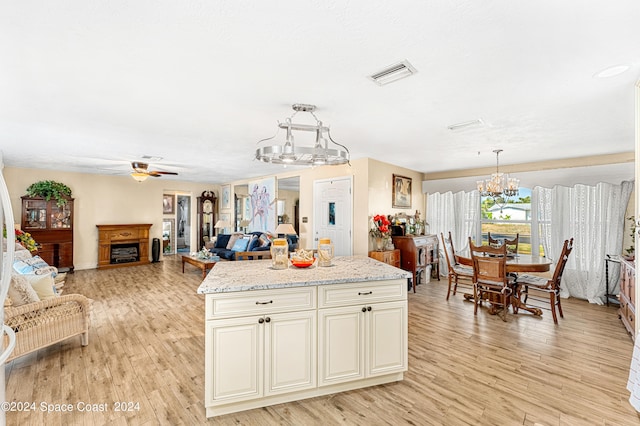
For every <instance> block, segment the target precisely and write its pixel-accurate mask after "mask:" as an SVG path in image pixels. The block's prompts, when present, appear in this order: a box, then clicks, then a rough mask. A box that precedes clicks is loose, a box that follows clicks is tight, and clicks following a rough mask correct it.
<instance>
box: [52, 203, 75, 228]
mask: <svg viewBox="0 0 640 426" xmlns="http://www.w3.org/2000/svg"><path fill="white" fill-rule="evenodd" d="M70 204H71V203H67V204H65V205H64V206H61V207H58V206H57V205H56V203H55V202H53V203H52V205H51V228H52V229H68V228H71V206H70Z"/></svg>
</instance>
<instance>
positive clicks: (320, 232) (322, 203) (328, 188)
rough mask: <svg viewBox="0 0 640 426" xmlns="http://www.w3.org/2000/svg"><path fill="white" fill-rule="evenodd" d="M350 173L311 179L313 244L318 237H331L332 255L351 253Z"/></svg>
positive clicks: (351, 207) (315, 245) (316, 245)
mask: <svg viewBox="0 0 640 426" xmlns="http://www.w3.org/2000/svg"><path fill="white" fill-rule="evenodd" d="M352 186H353V178H352V177H351V176H346V177H340V178H335V179H324V180H316V181H314V182H313V247H314V248H317V247H318V239H319V238H331V242H332V243H333V246H334V249H335V254H336V256H351V254H352V253H353V241H352V238H353V237H352V235H353V232H352V228H353V198H352V195H351V194H352V191H351V187H352Z"/></svg>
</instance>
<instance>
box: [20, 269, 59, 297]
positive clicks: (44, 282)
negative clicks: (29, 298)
mask: <svg viewBox="0 0 640 426" xmlns="http://www.w3.org/2000/svg"><path fill="white" fill-rule="evenodd" d="M23 276H24V278H25V279H26V280H27V281H28V282H29V284H31V287H32V288H33V289H34V290H35V292H36V294H37V295H38V297H39V298H40V300H45V299H51V298H52V297H57V296H58V295H57V294H56V291H55V282H54V280H53V277H52V276H51V274H46V275H23Z"/></svg>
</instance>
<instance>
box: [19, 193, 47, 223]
mask: <svg viewBox="0 0 640 426" xmlns="http://www.w3.org/2000/svg"><path fill="white" fill-rule="evenodd" d="M22 203H23V208H22V214H23V215H24V217H23V218H22V222H23V223H24V228H25V229H45V228H46V227H47V202H46V201H45V200H23V202H22Z"/></svg>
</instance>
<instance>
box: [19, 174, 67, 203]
mask: <svg viewBox="0 0 640 426" xmlns="http://www.w3.org/2000/svg"><path fill="white" fill-rule="evenodd" d="M27 195H29V196H30V197H43V198H44V199H46V200H47V201H49V200H50V199H51V198H54V199H55V200H56V204H57V205H58V207H62V206H64V205H65V204H67V198H68V197H71V188H69V187H68V186H67V185H65V184H64V183H60V182H55V181H52V180H41V181H39V182H36V183H32V184H31V185H29V187H28V188H27Z"/></svg>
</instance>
